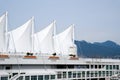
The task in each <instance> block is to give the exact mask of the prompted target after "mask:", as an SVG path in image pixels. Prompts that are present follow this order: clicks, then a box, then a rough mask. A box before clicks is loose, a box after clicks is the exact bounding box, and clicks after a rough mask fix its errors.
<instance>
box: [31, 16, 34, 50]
mask: <svg viewBox="0 0 120 80" xmlns="http://www.w3.org/2000/svg"><path fill="white" fill-rule="evenodd" d="M31 37H32V52H33V51H34V16H33V17H32V35H31Z"/></svg>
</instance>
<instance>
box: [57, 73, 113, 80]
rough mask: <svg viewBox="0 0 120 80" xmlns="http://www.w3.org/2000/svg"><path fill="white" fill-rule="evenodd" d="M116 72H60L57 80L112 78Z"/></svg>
mask: <svg viewBox="0 0 120 80" xmlns="http://www.w3.org/2000/svg"><path fill="white" fill-rule="evenodd" d="M113 74H115V73H114V71H87V72H85V71H68V72H58V73H57V78H58V79H62V78H81V77H82V78H84V77H105V76H112V75H113Z"/></svg>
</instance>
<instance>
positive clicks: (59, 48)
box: [54, 25, 75, 55]
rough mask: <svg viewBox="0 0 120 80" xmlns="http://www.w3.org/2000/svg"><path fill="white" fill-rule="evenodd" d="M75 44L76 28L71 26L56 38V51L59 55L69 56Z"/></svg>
mask: <svg viewBox="0 0 120 80" xmlns="http://www.w3.org/2000/svg"><path fill="white" fill-rule="evenodd" d="M71 47H75V44H74V26H73V25H71V26H70V27H69V28H68V29H66V30H65V31H64V32H62V33H60V34H58V35H56V36H54V49H55V52H56V53H57V54H62V55H69V54H71V53H70V52H69V51H70V48H71Z"/></svg>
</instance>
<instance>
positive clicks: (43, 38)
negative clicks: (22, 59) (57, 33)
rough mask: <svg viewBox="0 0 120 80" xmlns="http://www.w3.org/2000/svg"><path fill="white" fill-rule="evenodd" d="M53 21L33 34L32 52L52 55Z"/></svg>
mask: <svg viewBox="0 0 120 80" xmlns="http://www.w3.org/2000/svg"><path fill="white" fill-rule="evenodd" d="M54 28H55V21H54V22H52V23H51V24H50V25H48V26H47V27H46V28H45V29H43V30H41V31H40V32H37V33H35V34H34V52H37V53H49V54H51V53H53V52H54V49H53V47H54V45H53V35H54Z"/></svg>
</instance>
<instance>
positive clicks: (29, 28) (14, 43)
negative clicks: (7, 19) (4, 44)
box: [9, 18, 34, 52]
mask: <svg viewBox="0 0 120 80" xmlns="http://www.w3.org/2000/svg"><path fill="white" fill-rule="evenodd" d="M33 27H34V25H33V18H31V19H30V20H28V21H27V22H26V23H25V24H23V25H22V26H20V27H18V28H17V29H14V30H12V31H10V32H9V50H10V51H13V52H14V51H15V52H31V51H32V46H33V43H32V42H33V37H32V36H33Z"/></svg>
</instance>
